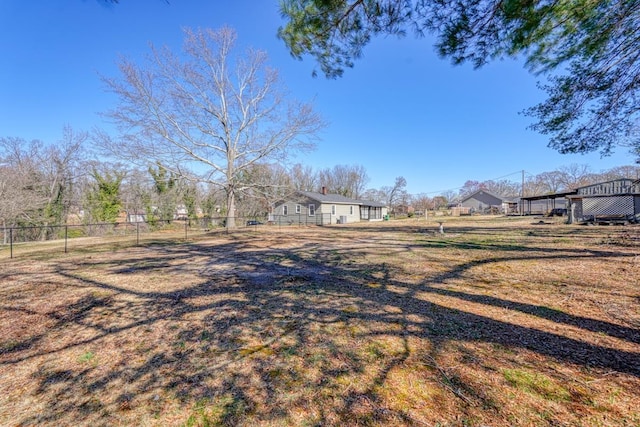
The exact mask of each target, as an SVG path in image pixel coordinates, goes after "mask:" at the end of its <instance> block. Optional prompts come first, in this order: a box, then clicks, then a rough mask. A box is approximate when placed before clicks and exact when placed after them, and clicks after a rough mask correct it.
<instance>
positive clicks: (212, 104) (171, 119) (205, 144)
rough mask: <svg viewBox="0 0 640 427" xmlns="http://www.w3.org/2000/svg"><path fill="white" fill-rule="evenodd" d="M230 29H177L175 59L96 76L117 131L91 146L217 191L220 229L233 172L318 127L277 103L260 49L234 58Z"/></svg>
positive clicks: (235, 182) (280, 153) (294, 105)
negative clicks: (179, 51)
mask: <svg viewBox="0 0 640 427" xmlns="http://www.w3.org/2000/svg"><path fill="white" fill-rule="evenodd" d="M235 42H236V33H235V31H234V30H232V29H231V28H222V29H220V30H217V31H216V30H210V29H206V30H198V31H192V30H188V29H187V30H185V40H184V47H183V51H184V52H183V53H184V55H183V57H179V56H177V55H175V54H173V53H172V52H171V51H170V50H169V49H168V48H163V49H155V48H153V47H152V54H151V56H150V57H149V58H148V61H147V62H146V63H145V64H144V65H137V64H135V63H133V62H131V61H128V60H126V59H122V60H121V61H120V63H119V68H120V71H121V74H122V76H121V78H119V79H117V78H104V81H105V83H106V84H107V87H108V89H109V90H110V91H111V92H113V93H115V94H116V95H117V96H118V98H119V101H120V102H119V104H118V107H117V108H116V109H113V110H111V111H109V112H107V113H106V114H105V116H106V117H108V118H110V119H111V120H113V122H114V123H115V125H116V126H117V129H118V131H119V133H120V137H119V138H117V139H113V138H111V137H110V136H109V135H107V134H106V133H105V132H100V131H98V132H97V133H96V136H97V140H98V142H99V143H100V144H101V145H102V146H103V147H105V148H107V149H108V150H109V151H111V152H112V153H113V154H115V155H117V156H118V157H120V158H125V159H127V160H129V161H134V162H137V163H138V164H140V163H143V162H151V163H154V164H155V163H156V162H159V163H160V164H162V166H163V167H165V168H166V169H167V170H169V171H170V172H172V173H175V174H176V175H179V176H182V177H186V178H188V179H191V180H198V181H201V182H206V183H210V184H213V185H216V186H218V187H220V188H222V189H223V190H224V191H225V193H226V201H227V227H229V228H232V227H234V226H235V221H234V210H235V202H236V194H237V193H238V192H241V191H243V190H244V188H243V185H244V183H240V182H239V178H238V177H239V176H240V172H241V171H243V170H246V169H248V168H250V167H251V166H252V165H254V164H255V163H257V162H261V161H266V160H268V159H272V160H282V159H283V158H284V157H285V156H286V155H287V154H288V153H289V152H290V151H291V150H296V149H306V148H310V147H311V146H312V142H313V138H314V136H315V134H316V132H317V131H318V130H319V129H320V128H321V127H322V126H323V125H324V123H323V121H322V120H321V118H320V117H319V116H318V115H317V114H316V113H315V112H314V110H313V108H312V106H311V105H310V104H307V103H300V102H294V101H292V100H290V99H288V98H286V96H285V94H286V92H285V91H284V89H283V87H282V85H281V83H280V81H279V78H278V73H277V72H276V71H275V70H274V69H272V68H270V67H268V66H267V65H266V60H267V56H266V54H265V53H264V52H261V51H257V50H248V51H247V52H246V53H245V55H242V56H235V55H234V53H233V52H234V51H233V48H234V45H235Z"/></svg>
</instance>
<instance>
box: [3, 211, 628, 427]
mask: <svg viewBox="0 0 640 427" xmlns="http://www.w3.org/2000/svg"><path fill="white" fill-rule="evenodd" d="M447 220H448V222H447V223H445V231H446V233H445V234H444V235H441V234H439V233H436V232H435V231H436V230H437V224H436V223H433V222H424V221H422V222H420V221H391V222H385V223H371V224H358V225H353V226H334V227H313V228H292V229H269V228H268V227H264V228H262V229H260V231H255V230H253V231H251V232H241V233H236V234H230V235H226V234H219V235H209V236H199V237H197V238H194V239H192V240H191V241H189V242H186V243H184V242H164V243H162V242H158V243H149V244H146V245H145V246H141V247H126V246H120V247H117V248H108V250H105V246H104V245H102V246H97V247H96V248H95V249H91V248H85V249H84V250H83V251H82V252H77V251H76V252H75V253H70V254H67V255H64V254H55V255H46V254H43V253H34V254H33V255H26V254H24V255H21V256H20V257H19V258H17V259H13V260H8V259H6V258H4V259H3V260H1V261H0V283H1V286H0V425H9V426H11V425H92V426H94V425H143V426H147V425H149V426H151V425H153V426H165V425H175V426H181V425H185V426H204V425H234V426H235V425H240V426H242V425H260V426H321V425H322V426H345V425H349V426H382V425H392V426H403V425H407V426H410V425H415V426H436V425H440V426H459V425H460V426H462V425H470V426H471V425H477V426H480V425H490V426H510V425H522V426H529V425H532V426H536V425H540V426H546V425H554V426H556V425H570V426H574V425H584V426H594V425H605V426H632V425H640V415H639V412H638V408H640V393H639V390H640V308H639V307H640V287H639V285H640V238H639V236H640V229H639V228H638V227H626V228H623V227H577V226H575V227H574V226H566V225H561V224H557V223H553V224H531V221H532V220H531V219H520V218H517V219H507V218H493V219H473V218H471V219H447Z"/></svg>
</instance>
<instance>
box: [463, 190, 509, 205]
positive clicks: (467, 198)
mask: <svg viewBox="0 0 640 427" xmlns="http://www.w3.org/2000/svg"><path fill="white" fill-rule="evenodd" d="M478 194H487V195H489V196H491V197H494V198H496V199H499V200H501V201H507V200H508V199H506V198H505V197H501V196H496V195H495V194H493V193H491V192H490V191H487V190H485V189H482V188H481V189H480V190H478V191H475V192H473V193H471V194H469V195H468V196H467V197H465V198H464V199H462V200H460V203H464V202H466V201H467V200H470V199H473V198H474V197H475V196H477V195H478Z"/></svg>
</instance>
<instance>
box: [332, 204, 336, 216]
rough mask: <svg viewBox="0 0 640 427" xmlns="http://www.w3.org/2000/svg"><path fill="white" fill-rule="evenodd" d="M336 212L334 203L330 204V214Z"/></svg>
mask: <svg viewBox="0 0 640 427" xmlns="http://www.w3.org/2000/svg"><path fill="white" fill-rule="evenodd" d="M335 214H336V205H331V215H335Z"/></svg>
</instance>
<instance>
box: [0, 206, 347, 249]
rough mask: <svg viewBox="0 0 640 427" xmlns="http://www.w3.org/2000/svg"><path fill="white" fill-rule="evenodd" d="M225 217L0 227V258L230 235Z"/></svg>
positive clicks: (272, 221) (257, 225)
mask: <svg viewBox="0 0 640 427" xmlns="http://www.w3.org/2000/svg"><path fill="white" fill-rule="evenodd" d="M234 220H235V223H236V228H234V229H233V230H252V231H259V230H267V229H273V228H274V227H278V228H282V227H292V226H313V225H330V224H332V223H334V224H335V223H336V219H335V218H333V217H332V216H331V215H328V214H317V215H315V216H311V217H304V216H300V215H297V214H296V215H270V216H269V217H268V218H257V217H235V218H234ZM226 221H227V218H226V217H213V218H195V219H174V220H152V221H138V222H103V223H91V224H60V225H31V226H12V227H4V228H0V257H4V256H5V255H8V257H9V258H14V256H15V255H16V253H17V250H18V249H20V248H25V247H27V246H28V247H30V248H34V247H35V248H37V249H42V250H45V251H48V250H51V251H52V252H53V251H64V253H68V252H69V251H70V250H72V249H73V243H75V242H81V241H85V242H86V241H87V240H88V241H89V244H97V245H99V244H100V243H101V240H100V239H104V240H103V242H104V243H105V244H106V243H107V239H108V241H109V242H113V241H114V239H117V240H118V241H122V242H129V243H130V244H131V243H133V242H134V241H135V244H136V245H139V244H140V241H141V240H148V239H153V238H163V239H185V240H187V239H189V237H190V236H191V237H193V236H194V235H195V234H203V233H209V232H215V231H219V232H231V231H233V230H230V229H228V228H226Z"/></svg>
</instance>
